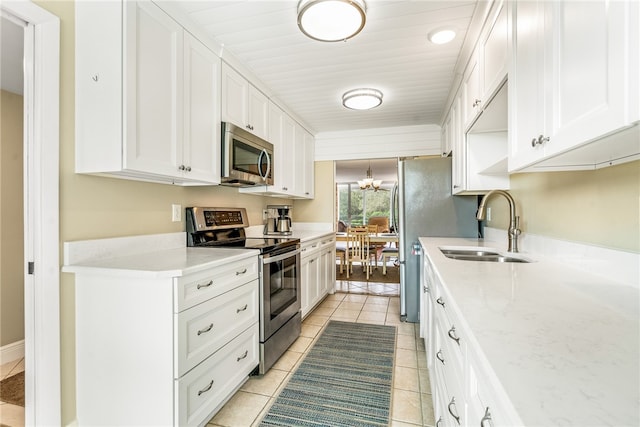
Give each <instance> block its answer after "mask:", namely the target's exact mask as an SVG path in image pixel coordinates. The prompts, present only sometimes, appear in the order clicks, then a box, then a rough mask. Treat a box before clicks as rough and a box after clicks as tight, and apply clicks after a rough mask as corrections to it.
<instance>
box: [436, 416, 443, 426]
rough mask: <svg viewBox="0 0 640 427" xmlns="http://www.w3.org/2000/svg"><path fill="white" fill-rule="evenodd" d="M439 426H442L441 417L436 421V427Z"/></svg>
mask: <svg viewBox="0 0 640 427" xmlns="http://www.w3.org/2000/svg"><path fill="white" fill-rule="evenodd" d="M440 424H442V417H440V418H438V421H436V427H440Z"/></svg>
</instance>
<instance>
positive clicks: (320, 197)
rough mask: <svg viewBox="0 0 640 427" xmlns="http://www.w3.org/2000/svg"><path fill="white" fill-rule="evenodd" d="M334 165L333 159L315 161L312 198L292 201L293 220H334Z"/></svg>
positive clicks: (330, 221)
mask: <svg viewBox="0 0 640 427" xmlns="http://www.w3.org/2000/svg"><path fill="white" fill-rule="evenodd" d="M334 173H335V166H334V162H333V160H330V161H324V162H315V187H314V192H315V193H314V199H313V200H296V201H294V202H293V220H294V221H295V222H327V223H332V224H333V222H334V216H335V208H334V206H335V195H336V192H335V185H334V184H333V181H334V178H333V177H334Z"/></svg>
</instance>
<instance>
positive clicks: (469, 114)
mask: <svg viewBox="0 0 640 427" xmlns="http://www.w3.org/2000/svg"><path fill="white" fill-rule="evenodd" d="M481 97H482V94H481V93H480V63H479V61H478V53H477V51H476V52H475V53H474V54H473V56H472V57H471V60H470V61H469V65H468V67H467V71H466V76H465V79H464V82H463V84H462V129H463V131H464V130H466V129H467V128H468V127H469V126H470V125H471V123H473V121H474V120H475V118H476V116H477V115H478V113H480V110H481V109H482V99H481Z"/></svg>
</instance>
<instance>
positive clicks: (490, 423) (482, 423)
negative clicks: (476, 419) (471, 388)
mask: <svg viewBox="0 0 640 427" xmlns="http://www.w3.org/2000/svg"><path fill="white" fill-rule="evenodd" d="M485 422H486V423H487V424H486V425H488V426H493V421H492V420H491V412H489V407H488V406H487V409H485V411H484V417H482V419H481V420H480V427H485Z"/></svg>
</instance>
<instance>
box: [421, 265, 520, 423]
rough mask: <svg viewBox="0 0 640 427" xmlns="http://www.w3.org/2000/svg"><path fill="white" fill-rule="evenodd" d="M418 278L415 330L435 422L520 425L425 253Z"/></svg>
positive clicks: (502, 390) (516, 415)
mask: <svg viewBox="0 0 640 427" xmlns="http://www.w3.org/2000/svg"><path fill="white" fill-rule="evenodd" d="M420 280H421V285H422V290H423V294H422V295H423V296H422V313H421V316H420V322H421V325H420V330H421V333H422V336H423V338H424V340H425V349H426V353H427V354H426V357H427V368H428V369H429V377H430V379H431V393H432V396H433V411H434V417H435V421H436V426H437V427H444V426H452V427H457V426H466V425H476V426H478V425H479V426H483V427H489V426H513V425H522V421H521V420H520V418H519V416H518V414H517V412H516V411H515V409H514V407H513V405H512V404H511V401H510V400H509V398H508V396H507V395H506V393H505V392H504V389H503V388H502V385H501V384H500V382H499V381H498V380H497V377H496V376H495V374H494V373H493V371H492V369H491V367H490V365H489V364H488V362H487V361H486V358H484V356H483V354H482V352H481V350H480V349H479V348H477V347H476V344H475V341H473V339H472V337H471V336H470V331H468V330H467V328H466V323H465V322H464V317H463V316H462V315H461V314H460V312H459V310H458V309H457V308H456V306H455V302H454V301H453V300H452V298H451V296H450V294H449V293H448V292H447V289H446V286H444V284H443V283H442V282H441V281H440V279H439V277H438V275H437V274H436V273H435V269H434V268H433V266H432V264H431V262H430V261H429V258H428V257H427V256H425V257H424V264H423V269H422V276H421V278H420Z"/></svg>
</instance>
